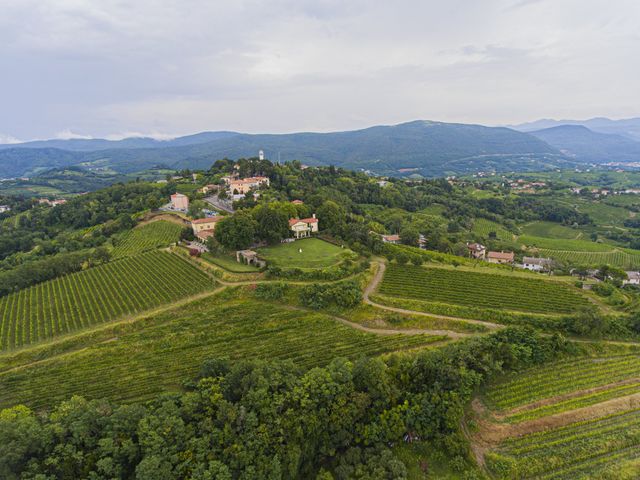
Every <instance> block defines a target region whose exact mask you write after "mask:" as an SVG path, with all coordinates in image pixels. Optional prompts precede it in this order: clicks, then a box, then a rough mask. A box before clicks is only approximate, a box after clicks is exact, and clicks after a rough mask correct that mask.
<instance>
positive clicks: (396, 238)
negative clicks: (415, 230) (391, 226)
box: [382, 235, 400, 245]
mask: <svg viewBox="0 0 640 480" xmlns="http://www.w3.org/2000/svg"><path fill="white" fill-rule="evenodd" d="M382 241H383V242H384V243H393V244H394V245H397V244H399V243H400V235H382Z"/></svg>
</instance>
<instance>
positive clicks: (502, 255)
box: [487, 252, 513, 262]
mask: <svg viewBox="0 0 640 480" xmlns="http://www.w3.org/2000/svg"><path fill="white" fill-rule="evenodd" d="M487 258H495V259H496V260H508V261H510V262H512V261H513V252H489V253H488V254H487Z"/></svg>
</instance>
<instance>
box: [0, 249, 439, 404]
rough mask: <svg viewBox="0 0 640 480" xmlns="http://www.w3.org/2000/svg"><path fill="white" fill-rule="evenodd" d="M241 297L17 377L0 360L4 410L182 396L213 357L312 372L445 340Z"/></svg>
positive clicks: (89, 341) (121, 331) (107, 334)
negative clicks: (83, 400) (73, 399)
mask: <svg viewBox="0 0 640 480" xmlns="http://www.w3.org/2000/svg"><path fill="white" fill-rule="evenodd" d="M155 255H158V254H155ZM237 297H238V293H237V292H223V293H222V294H216V295H214V296H212V297H208V298H205V299H201V300H197V301H194V302H192V303H190V304H188V305H187V306H183V307H180V308H179V309H175V310H172V311H167V312H164V313H161V314H159V315H156V316H154V317H150V318H148V319H141V320H138V321H136V322H133V323H121V324H113V325H106V326H105V327H104V329H101V330H100V331H98V332H95V333H92V334H87V335H86V339H85V340H82V339H81V337H78V340H75V339H74V340H73V349H74V350H77V351H76V352H75V353H71V354H69V355H66V356H64V357H56V356H55V355H57V354H58V352H59V350H60V349H61V348H62V347H58V348H56V349H55V350H54V351H52V352H50V353H51V355H52V358H49V359H45V360H44V361H41V362H38V363H37V364H35V365H34V364H31V362H30V359H27V360H25V359H24V358H22V357H21V358H20V360H22V361H24V362H26V363H28V364H27V365H26V366H24V367H23V368H19V369H14V370H11V369H12V368H15V366H16V362H17V361H18V360H17V359H15V358H14V359H12V358H9V357H11V355H8V354H5V356H4V358H3V356H2V355H0V391H1V392H2V395H1V396H0V408H2V407H6V406H9V405H14V404H16V403H25V404H27V405H29V406H32V407H36V408H38V407H45V406H50V405H52V404H54V403H56V402H58V401H60V400H62V399H66V398H68V397H69V396H71V395H73V394H80V395H84V396H86V397H88V398H101V397H106V398H109V399H112V400H117V401H126V402H129V401H134V400H141V399H148V398H150V397H152V396H154V395H155V394H157V393H160V392H162V391H166V390H167V389H169V390H172V389H173V390H175V389H177V388H180V386H181V385H182V382H183V381H184V380H186V379H190V378H195V377H196V376H197V374H198V371H199V368H200V367H201V365H202V362H203V361H204V360H205V359H207V358H211V357H229V358H232V359H247V358H263V359H269V360H273V359H292V360H294V361H295V362H296V363H297V364H299V365H301V366H303V367H305V368H309V367H313V366H316V365H325V364H327V363H328V362H330V361H331V359H333V358H334V357H336V356H343V357H347V358H357V357H359V356H361V355H366V356H373V355H379V354H382V353H385V352H390V351H395V350H402V349H407V348H416V347H423V346H427V345H430V344H431V343H433V342H435V341H438V340H441V339H442V337H435V336H427V335H400V334H399V335H376V334H371V333H365V332H361V331H359V330H356V329H353V328H350V327H347V326H345V325H342V324H340V323H337V322H336V321H335V320H333V319H332V318H331V317H329V316H327V315H324V314H321V313H312V312H306V311H299V310H291V309H287V308H284V307H281V306H279V305H274V304H270V303H262V302H260V301H256V300H254V299H240V300H234V299H236V298H237ZM84 346H86V348H81V347H84ZM14 355H15V356H16V357H18V356H19V355H21V353H20V352H16V353H15V354H14ZM42 357H46V355H44V354H43V353H38V359H40V360H42Z"/></svg>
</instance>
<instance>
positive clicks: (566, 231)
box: [522, 221, 584, 240]
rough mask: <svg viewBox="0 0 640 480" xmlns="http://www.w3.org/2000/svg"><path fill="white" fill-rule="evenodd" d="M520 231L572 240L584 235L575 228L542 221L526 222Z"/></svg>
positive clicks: (535, 235)
mask: <svg viewBox="0 0 640 480" xmlns="http://www.w3.org/2000/svg"><path fill="white" fill-rule="evenodd" d="M522 232H523V233H524V234H525V235H529V236H532V237H545V238H556V239H561V238H564V239H573V240H575V239H579V238H581V237H582V236H583V235H584V234H583V232H581V231H580V230H577V229H575V228H571V227H567V226H566V225H562V224H560V223H555V222H544V221H538V222H531V223H528V224H527V225H524V226H523V227H522Z"/></svg>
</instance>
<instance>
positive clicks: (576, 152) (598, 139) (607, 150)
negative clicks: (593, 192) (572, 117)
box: [530, 125, 640, 163]
mask: <svg viewBox="0 0 640 480" xmlns="http://www.w3.org/2000/svg"><path fill="white" fill-rule="evenodd" d="M530 133H531V135H533V136H535V137H537V138H539V139H540V140H543V141H545V142H547V143H548V144H549V145H552V146H554V147H555V148H557V149H559V150H561V151H562V152H563V153H566V154H567V155H570V156H572V157H575V158H576V159H578V160H581V161H585V162H594V163H603V162H639V161H640V142H637V141H635V140H631V139H629V138H627V137H623V136H621V135H614V134H607V133H599V132H594V131H592V130H589V129H588V128H587V127H584V126H581V125H561V126H558V127H552V128H545V129H543V130H536V131H533V132H530Z"/></svg>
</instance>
